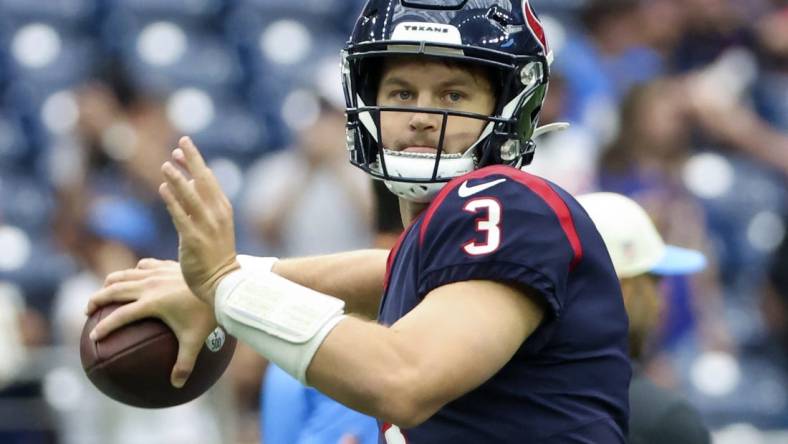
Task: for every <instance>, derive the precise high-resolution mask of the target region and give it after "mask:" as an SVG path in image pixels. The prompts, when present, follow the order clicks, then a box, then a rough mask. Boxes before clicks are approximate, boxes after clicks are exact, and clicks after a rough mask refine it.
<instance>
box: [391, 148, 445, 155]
mask: <svg viewBox="0 0 788 444" xmlns="http://www.w3.org/2000/svg"><path fill="white" fill-rule="evenodd" d="M400 151H402V152H404V153H427V154H435V153H437V152H438V149H437V148H434V147H430V146H407V147H404V148H402V149H401V150H400Z"/></svg>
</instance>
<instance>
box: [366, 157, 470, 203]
mask: <svg viewBox="0 0 788 444" xmlns="http://www.w3.org/2000/svg"><path fill="white" fill-rule="evenodd" d="M472 153H473V150H472V149H470V150H468V151H466V152H465V154H442V155H441V159H440V163H439V164H438V174H437V178H438V179H453V178H455V177H458V176H462V175H463V174H467V173H470V172H471V171H473V170H474V169H475V167H476V165H475V163H474V161H473V154H472ZM383 156H384V160H385V162H386V170H388V173H389V176H391V177H410V178H413V177H418V178H424V179H425V180H427V179H431V178H432V173H433V171H434V170H435V160H436V158H437V155H436V154H430V153H407V152H400V151H391V150H387V149H384V150H383ZM375 169H376V170H377V171H378V172H379V173H381V174H382V173H383V167H382V165H381V162H380V157H379V156H378V162H377V163H376V165H375ZM384 183H385V184H386V187H388V189H389V190H390V191H391V192H392V193H394V194H395V195H397V196H398V197H401V198H403V199H405V200H409V201H411V202H416V203H429V202H430V201H432V199H434V198H435V196H436V195H437V194H438V192H440V190H441V188H443V187H444V186H445V185H446V182H432V183H412V182H397V181H395V180H386V181H384Z"/></svg>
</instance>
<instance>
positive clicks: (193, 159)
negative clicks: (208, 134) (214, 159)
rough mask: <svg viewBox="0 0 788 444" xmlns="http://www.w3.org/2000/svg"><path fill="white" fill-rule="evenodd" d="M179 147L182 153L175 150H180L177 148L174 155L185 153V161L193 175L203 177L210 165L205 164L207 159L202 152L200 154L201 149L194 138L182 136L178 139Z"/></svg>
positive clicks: (178, 155)
mask: <svg viewBox="0 0 788 444" xmlns="http://www.w3.org/2000/svg"><path fill="white" fill-rule="evenodd" d="M178 147H179V148H180V151H181V153H178V154H176V153H175V152H177V151H178V150H177V149H176V150H175V152H173V155H174V156H177V157H180V156H181V154H182V155H183V159H184V163H185V164H186V167H187V168H188V170H189V173H190V174H191V175H192V177H197V176H200V177H201V176H202V175H204V174H205V173H206V171H208V167H206V166H205V160H203V158H202V154H200V151H199V150H198V149H197V147H196V146H195V145H194V142H192V139H190V138H189V137H185V136H184V137H181V138H180V140H178Z"/></svg>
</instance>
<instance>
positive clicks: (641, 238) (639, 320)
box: [578, 193, 711, 444]
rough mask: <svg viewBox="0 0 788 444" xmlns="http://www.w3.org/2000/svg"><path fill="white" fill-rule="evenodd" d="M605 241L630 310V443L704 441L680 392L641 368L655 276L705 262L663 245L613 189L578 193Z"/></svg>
mask: <svg viewBox="0 0 788 444" xmlns="http://www.w3.org/2000/svg"><path fill="white" fill-rule="evenodd" d="M578 200H579V201H580V203H581V204H582V205H583V207H584V208H585V209H586V211H588V214H589V216H591V220H593V221H594V224H596V227H597V229H598V230H599V233H600V234H601V235H602V239H603V240H604V241H605V245H606V246H607V249H608V252H609V253H610V257H611V259H612V261H613V266H614V267H615V269H616V274H617V275H618V277H619V279H620V280H621V292H622V296H623V297H624V305H625V306H626V309H627V314H628V315H629V322H630V324H629V352H630V356H631V357H632V359H633V364H634V366H635V372H634V377H633V379H632V382H631V384H630V390H629V393H630V400H629V401H630V418H629V424H630V429H629V442H630V443H631V444H680V443H681V444H707V443H710V442H711V436H710V434H709V430H708V429H707V427H706V426H705V425H704V424H703V420H702V419H701V417H700V414H699V413H698V411H697V410H696V409H695V408H694V407H692V406H691V405H690V404H689V403H688V402H687V401H686V400H685V399H684V398H683V397H682V396H680V395H679V394H678V393H676V392H672V391H670V390H667V389H665V388H661V387H658V386H657V385H655V384H654V383H653V382H651V381H650V380H648V378H646V376H645V375H644V374H643V372H642V368H641V364H642V359H643V358H644V357H645V355H646V352H645V348H646V347H647V345H648V344H649V341H650V339H651V335H652V333H653V332H654V330H655V327H656V326H657V322H658V320H659V312H660V307H661V306H662V303H661V300H660V294H659V293H660V289H659V281H660V279H661V278H662V277H663V276H675V275H684V274H691V273H695V272H698V271H700V270H701V269H703V267H704V266H705V264H706V260H705V258H704V257H703V255H702V254H701V253H700V252H698V251H694V250H687V249H684V248H679V247H675V246H672V245H665V244H664V242H663V241H662V239H661V237H660V235H659V233H658V232H657V230H656V228H655V227H654V225H653V224H652V222H651V220H649V216H648V215H647V214H646V212H645V210H643V209H642V208H641V207H640V206H639V205H638V204H637V203H636V202H635V201H633V200H631V199H628V198H627V197H625V196H622V195H619V194H614V193H594V194H588V195H585V196H581V197H579V198H578Z"/></svg>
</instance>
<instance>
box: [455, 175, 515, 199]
mask: <svg viewBox="0 0 788 444" xmlns="http://www.w3.org/2000/svg"><path fill="white" fill-rule="evenodd" d="M504 182H506V179H498V180H493V181H492V182H487V183H481V184H479V185H476V186H472V187H469V186H468V181H467V180H466V181H465V182H463V183H462V185H460V189H459V190H457V194H459V195H460V197H462V198H463V199H464V198H466V197H471V196H473V195H474V194H478V193H481V192H482V191H484V190H488V189H490V188H492V187H494V186H496V185H498V184H501V183H504Z"/></svg>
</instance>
